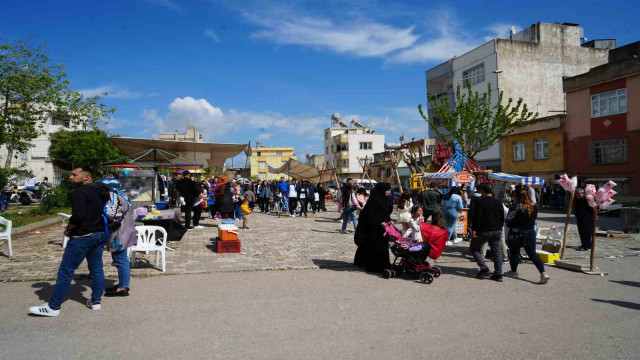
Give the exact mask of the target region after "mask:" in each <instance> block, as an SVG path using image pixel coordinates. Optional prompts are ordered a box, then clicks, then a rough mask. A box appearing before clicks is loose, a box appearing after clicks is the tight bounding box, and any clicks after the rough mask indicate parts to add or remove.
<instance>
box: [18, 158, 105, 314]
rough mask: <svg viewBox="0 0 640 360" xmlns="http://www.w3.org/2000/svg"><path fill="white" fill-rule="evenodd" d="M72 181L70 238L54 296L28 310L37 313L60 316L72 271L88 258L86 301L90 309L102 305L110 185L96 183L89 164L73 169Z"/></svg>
mask: <svg viewBox="0 0 640 360" xmlns="http://www.w3.org/2000/svg"><path fill="white" fill-rule="evenodd" d="M70 180H71V182H72V183H73V184H74V185H77V186H79V187H78V188H77V189H75V190H74V191H73V192H72V193H71V195H70V196H69V198H70V200H71V218H69V224H68V225H67V228H66V229H65V235H67V236H69V237H70V240H69V241H68V242H67V247H66V248H65V249H64V254H63V255H62V262H61V263H60V267H59V268H58V277H57V278H56V285H55V287H54V290H53V296H52V297H51V298H50V299H49V301H47V302H46V303H44V304H42V305H40V306H33V307H31V308H29V312H30V313H31V314H34V315H40V316H58V315H60V305H61V304H62V302H63V301H64V298H65V296H66V295H67V292H68V291H69V287H70V286H71V280H72V279H73V273H74V272H75V271H76V269H77V268H78V266H80V264H81V263H82V261H83V260H84V259H87V264H88V265H89V272H90V273H91V299H89V300H88V301H87V307H88V308H89V309H91V310H100V308H101V305H100V300H101V299H102V293H103V292H104V268H103V265H102V252H103V250H104V245H105V244H106V242H107V234H106V233H105V228H106V218H105V217H104V215H103V211H104V206H105V204H106V203H107V201H108V200H109V188H108V187H107V186H106V185H104V184H103V183H93V172H92V171H91V169H89V168H88V167H78V168H75V169H73V171H72V172H71V176H70Z"/></svg>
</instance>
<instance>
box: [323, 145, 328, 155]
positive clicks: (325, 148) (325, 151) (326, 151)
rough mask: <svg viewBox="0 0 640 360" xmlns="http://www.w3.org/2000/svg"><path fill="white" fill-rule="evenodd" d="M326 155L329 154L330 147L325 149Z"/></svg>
mask: <svg viewBox="0 0 640 360" xmlns="http://www.w3.org/2000/svg"><path fill="white" fill-rule="evenodd" d="M324 153H325V154H329V147H328V146H325V147H324Z"/></svg>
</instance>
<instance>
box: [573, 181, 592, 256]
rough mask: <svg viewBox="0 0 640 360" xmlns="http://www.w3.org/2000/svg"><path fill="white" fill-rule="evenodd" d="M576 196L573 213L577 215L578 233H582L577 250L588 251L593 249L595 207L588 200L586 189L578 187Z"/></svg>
mask: <svg viewBox="0 0 640 360" xmlns="http://www.w3.org/2000/svg"><path fill="white" fill-rule="evenodd" d="M575 196H576V201H575V203H574V206H575V207H574V211H573V214H574V215H575V217H576V223H577V225H578V234H580V247H578V249H577V250H578V251H587V250H589V249H591V241H592V239H591V237H592V235H593V208H592V207H591V206H589V203H588V202H587V198H586V197H585V195H584V189H581V188H577V189H576V195H575Z"/></svg>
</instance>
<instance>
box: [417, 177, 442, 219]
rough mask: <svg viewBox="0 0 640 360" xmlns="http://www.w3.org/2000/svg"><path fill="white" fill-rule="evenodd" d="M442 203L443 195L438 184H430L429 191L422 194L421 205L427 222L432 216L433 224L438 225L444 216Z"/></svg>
mask: <svg viewBox="0 0 640 360" xmlns="http://www.w3.org/2000/svg"><path fill="white" fill-rule="evenodd" d="M441 202H442V193H441V192H440V190H438V184H437V183H435V182H432V183H431V184H429V189H427V190H425V191H423V192H422V193H421V194H420V205H421V206H422V214H423V216H424V220H425V221H426V220H427V219H428V218H429V216H431V224H432V225H438V220H440V217H441V216H442V209H441V208H440V203H441Z"/></svg>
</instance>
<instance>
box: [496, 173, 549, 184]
mask: <svg viewBox="0 0 640 360" xmlns="http://www.w3.org/2000/svg"><path fill="white" fill-rule="evenodd" d="M489 179H490V180H495V181H502V182H508V183H515V184H522V185H534V186H535V185H538V186H542V185H544V179H543V178H540V177H537V176H520V175H513V174H507V173H491V174H489Z"/></svg>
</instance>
